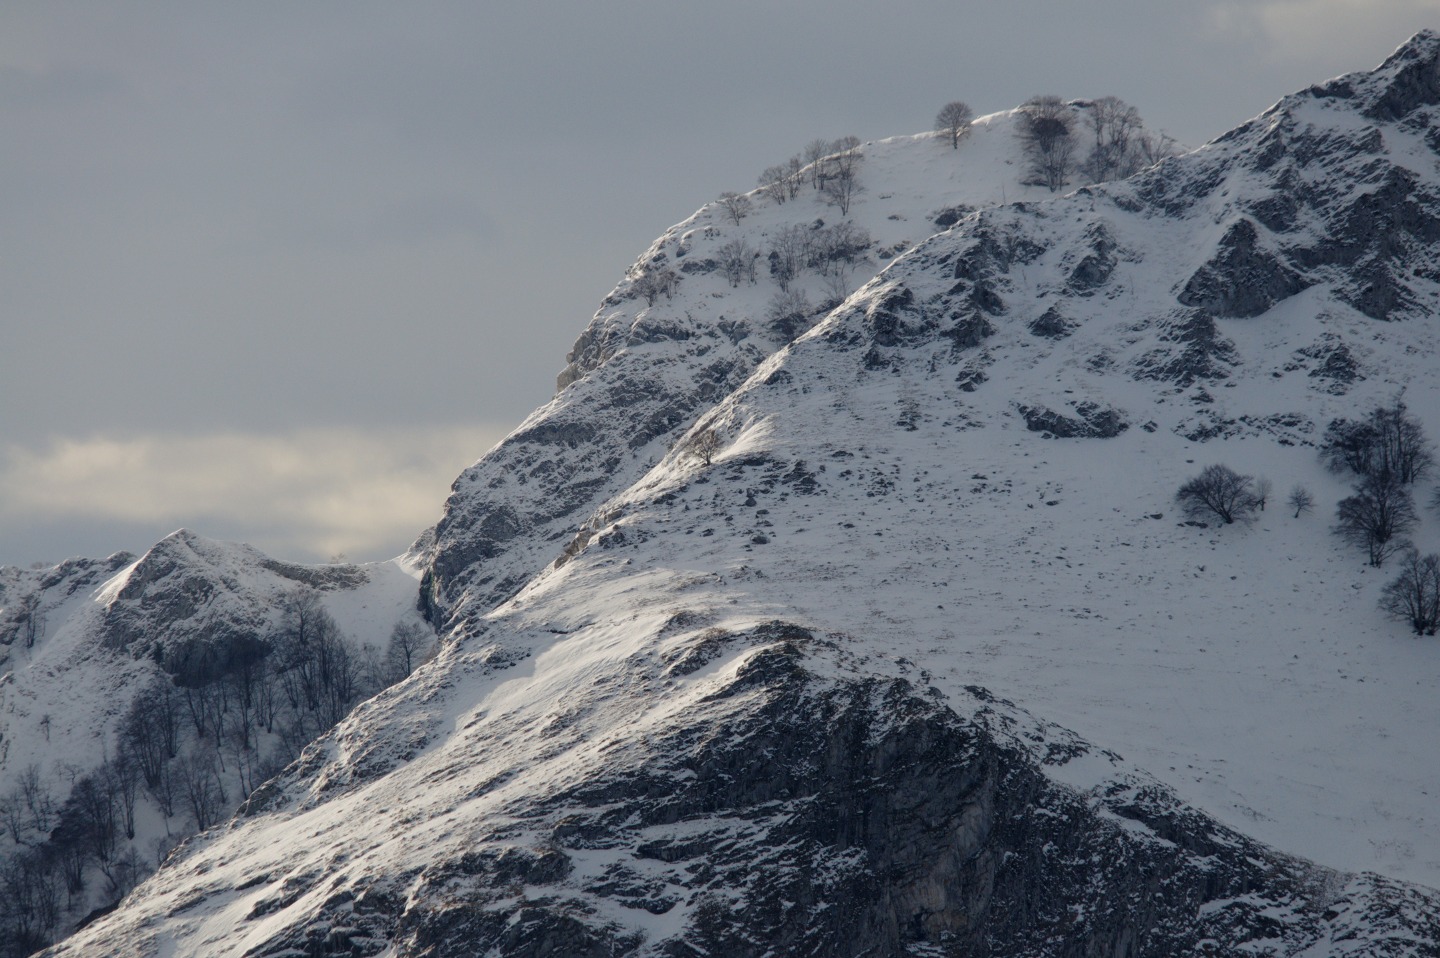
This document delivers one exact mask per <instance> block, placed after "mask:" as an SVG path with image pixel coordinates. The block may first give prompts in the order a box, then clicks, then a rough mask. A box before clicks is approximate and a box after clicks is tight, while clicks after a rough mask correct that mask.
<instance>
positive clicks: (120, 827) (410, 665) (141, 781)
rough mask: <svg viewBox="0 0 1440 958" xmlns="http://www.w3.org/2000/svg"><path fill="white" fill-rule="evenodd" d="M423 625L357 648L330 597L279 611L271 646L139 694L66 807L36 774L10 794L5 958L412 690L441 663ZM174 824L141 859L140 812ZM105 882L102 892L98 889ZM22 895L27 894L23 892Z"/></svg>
mask: <svg viewBox="0 0 1440 958" xmlns="http://www.w3.org/2000/svg"><path fill="white" fill-rule="evenodd" d="M433 646H434V637H433V634H432V633H431V632H430V630H429V629H428V628H427V627H426V626H424V625H423V624H421V623H420V622H418V621H410V620H406V621H402V622H400V623H398V624H397V625H396V626H395V628H394V630H393V631H392V632H391V635H390V639H389V643H388V645H387V647H386V648H385V649H384V650H383V651H381V650H378V649H375V648H374V647H370V646H365V647H359V646H356V645H355V644H354V643H353V642H351V641H350V640H349V639H347V638H346V637H345V636H344V635H343V634H342V633H341V631H340V629H339V627H338V626H337V625H336V623H335V621H334V619H333V618H331V617H330V615H329V613H328V612H326V610H325V608H324V606H323V604H322V603H321V601H320V597H319V595H318V594H316V593H314V592H312V591H308V590H300V591H296V592H293V593H290V594H289V595H287V596H285V597H284V598H283V599H282V600H281V603H280V614H279V617H278V627H277V628H276V629H275V630H274V632H272V633H271V634H269V635H266V636H264V637H257V636H248V635H241V636H231V637H229V638H227V639H226V640H224V641H223V642H209V643H195V644H193V645H186V646H181V647H178V648H177V649H175V650H174V651H173V652H172V653H171V654H170V655H168V656H167V657H166V661H165V663H164V664H165V668H166V672H167V673H168V674H166V675H162V676H157V677H156V678H155V680H154V681H153V682H152V683H151V684H150V685H149V686H147V687H146V688H145V689H144V690H143V691H142V692H141V693H140V694H138V695H137V696H136V697H135V698H134V700H133V701H132V703H131V706H130V708H129V710H128V711H127V712H126V713H125V715H124V716H123V718H122V719H121V721H120V723H119V726H118V728H117V730H116V736H115V739H114V741H113V743H112V747H111V748H110V749H109V750H108V754H107V755H106V757H105V758H104V760H103V761H102V762H101V764H100V766H99V767H98V768H95V769H92V770H90V771H88V772H82V771H81V770H79V769H70V770H68V771H67V770H63V769H62V770H60V772H61V778H62V780H64V779H66V778H67V777H68V784H69V792H68V797H66V798H65V800H64V801H63V802H57V801H56V799H55V798H54V797H53V795H52V794H51V792H50V790H49V788H48V787H47V786H46V782H45V778H44V777H43V776H42V775H41V769H40V768H39V766H36V765H32V766H30V767H29V768H27V769H26V770H25V771H24V772H23V773H22V774H21V776H20V777H19V780H18V782H17V783H16V784H15V786H14V787H13V788H12V789H11V790H10V792H8V793H7V794H5V795H0V824H3V827H4V834H5V837H6V838H8V840H9V841H8V844H10V845H12V846H13V849H14V850H13V852H12V853H11V854H9V855H3V856H0V958H7V956H8V955H9V954H11V953H14V954H29V953H30V952H32V951H34V950H36V949H37V948H39V947H42V946H43V945H44V944H46V943H47V942H48V941H49V940H50V939H51V937H53V934H54V932H55V930H56V928H57V927H58V926H59V924H60V923H61V922H62V921H63V920H64V919H65V916H66V915H69V914H71V913H74V912H76V911H77V910H80V909H83V908H86V907H88V904H93V902H94V901H95V899H96V898H97V897H98V898H101V899H103V900H105V901H114V900H117V899H118V898H119V897H121V896H122V895H124V894H125V893H126V892H127V891H129V889H130V888H131V887H133V886H134V885H135V884H136V883H137V882H139V881H140V880H141V879H143V878H144V877H145V875H146V874H148V872H149V871H151V870H152V869H153V867H154V866H155V864H158V859H159V858H160V857H162V856H163V854H164V853H166V852H168V850H169V848H171V847H173V844H174V843H175V842H178V841H179V840H180V839H181V838H183V837H184V836H185V835H188V834H190V833H192V832H194V831H200V830H204V829H206V828H209V827H210V826H212V825H214V824H216V823H218V822H220V821H222V820H223V819H224V818H225V817H226V816H227V815H228V814H230V813H231V811H233V809H234V808H235V807H237V806H238V804H239V803H240V802H241V801H242V800H243V798H244V797H245V796H246V795H248V794H249V793H250V792H251V791H253V790H254V789H255V788H256V787H257V786H259V785H260V784H262V783H263V782H264V781H265V780H266V779H268V778H270V777H271V776H273V775H274V774H276V773H278V772H279V771H280V770H281V769H282V768H283V767H284V766H285V765H286V764H287V763H288V762H289V761H290V760H291V759H293V758H294V756H295V755H297V754H298V753H299V750H300V749H301V748H302V747H303V746H304V745H305V744H306V743H307V742H309V741H310V740H311V739H312V738H314V737H315V736H316V735H318V734H320V733H321V732H324V731H325V730H326V729H328V728H329V727H330V726H332V725H334V724H335V723H336V722H338V721H339V720H340V719H342V718H343V717H344V716H345V715H346V714H347V713H348V712H349V710H350V709H351V708H352V707H353V706H354V704H355V703H356V702H357V701H359V700H360V699H361V698H363V697H365V696H368V695H370V694H373V693H374V692H376V691H379V690H380V689H381V688H383V687H385V686H387V685H390V684H391V683H393V682H396V681H399V680H401V679H403V678H406V677H407V676H409V675H410V674H411V672H413V671H414V669H415V668H416V667H417V666H418V665H419V664H420V663H421V662H422V661H423V660H424V658H425V656H426V655H427V654H429V652H430V651H432V649H433ZM147 802H148V803H149V804H150V806H151V807H153V808H154V809H155V810H156V811H158V813H159V817H160V818H161V819H162V820H163V822H164V827H165V830H166V836H165V837H164V838H162V839H159V841H158V844H157V847H156V848H155V850H154V852H155V854H154V856H153V857H147V856H144V855H142V854H141V852H140V851H139V850H138V849H137V848H136V842H135V839H136V812H137V808H138V807H141V806H142V805H144V804H145V803H147ZM97 876H98V877H99V878H101V879H103V884H102V885H100V886H98V888H92V887H91V880H92V878H94V877H97ZM21 889H23V891H21Z"/></svg>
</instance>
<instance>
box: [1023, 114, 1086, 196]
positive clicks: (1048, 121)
mask: <svg viewBox="0 0 1440 958" xmlns="http://www.w3.org/2000/svg"><path fill="white" fill-rule="evenodd" d="M1020 141H1021V143H1022V144H1023V145H1024V148H1025V157H1026V162H1027V163H1028V164H1029V179H1028V180H1027V182H1032V183H1036V184H1039V185H1041V186H1044V187H1047V188H1048V189H1049V190H1050V192H1052V193H1055V192H1058V191H1059V190H1060V189H1061V188H1062V187H1064V186H1065V184H1066V183H1067V182H1069V180H1070V176H1071V174H1072V173H1073V172H1074V170H1075V118H1074V115H1073V114H1072V113H1071V111H1070V106H1069V104H1067V103H1065V102H1064V101H1063V100H1061V99H1060V98H1059V97H1058V96H1034V97H1031V98H1030V99H1029V100H1026V101H1025V103H1023V104H1022V105H1021V107H1020Z"/></svg>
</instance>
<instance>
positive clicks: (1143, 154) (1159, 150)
mask: <svg viewBox="0 0 1440 958" xmlns="http://www.w3.org/2000/svg"><path fill="white" fill-rule="evenodd" d="M1179 153H1180V144H1178V143H1176V142H1175V139H1174V138H1173V137H1171V136H1170V135H1168V134H1166V133H1150V132H1142V133H1141V134H1140V135H1139V136H1137V137H1136V139H1135V158H1136V161H1137V162H1138V163H1139V164H1140V165H1139V168H1140V169H1144V168H1145V167H1147V166H1154V165H1155V164H1156V163H1159V162H1160V161H1161V160H1164V159H1168V158H1169V157H1172V156H1178V155H1179Z"/></svg>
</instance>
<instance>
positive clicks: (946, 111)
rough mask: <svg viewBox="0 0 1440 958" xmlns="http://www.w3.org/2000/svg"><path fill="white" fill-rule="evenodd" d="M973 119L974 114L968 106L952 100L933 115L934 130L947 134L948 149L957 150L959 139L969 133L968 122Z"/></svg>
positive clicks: (962, 102)
mask: <svg viewBox="0 0 1440 958" xmlns="http://www.w3.org/2000/svg"><path fill="white" fill-rule="evenodd" d="M974 118H975V113H974V112H973V111H972V110H971V109H970V104H968V103H965V102H964V101H963V100H952V101H951V102H949V103H947V104H945V105H944V106H942V107H941V108H940V112H939V113H937V114H936V115H935V130H936V132H938V133H947V134H949V136H950V149H952V150H958V149H959V148H960V138H961V137H962V136H964V135H965V134H966V133H969V132H970V121H971V120H973V119H974Z"/></svg>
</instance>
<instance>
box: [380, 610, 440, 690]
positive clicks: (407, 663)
mask: <svg viewBox="0 0 1440 958" xmlns="http://www.w3.org/2000/svg"><path fill="white" fill-rule="evenodd" d="M432 638H433V636H431V634H430V630H429V629H427V628H426V627H425V626H423V625H421V624H420V623H419V622H416V621H413V620H410V619H406V620H404V621H401V622H396V623H395V628H393V629H391V630H390V642H389V644H388V645H387V646H386V647H385V662H386V665H387V667H388V671H389V673H390V679H391V681H393V682H399V681H401V680H402V679H408V678H409V677H410V675H411V673H413V672H414V671H415V669H416V667H417V666H419V665H420V663H421V662H422V661H423V660H424V655H425V647H426V645H428V644H429V642H430V641H431V639H432Z"/></svg>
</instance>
